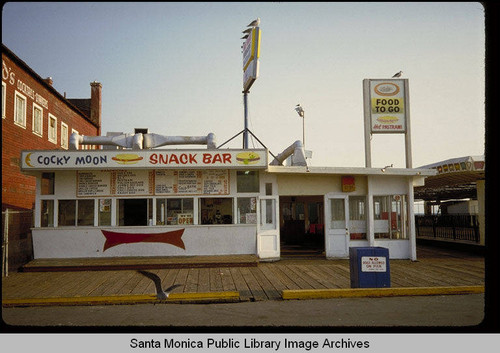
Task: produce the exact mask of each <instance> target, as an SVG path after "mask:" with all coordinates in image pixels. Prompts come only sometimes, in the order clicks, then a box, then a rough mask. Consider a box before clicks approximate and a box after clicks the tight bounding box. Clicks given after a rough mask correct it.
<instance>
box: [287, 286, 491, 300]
mask: <svg viewBox="0 0 500 353" xmlns="http://www.w3.org/2000/svg"><path fill="white" fill-rule="evenodd" d="M478 293H484V286H457V287H402V288H348V289H302V290H284V291H283V292H282V298H283V299H285V300H286V299H328V298H359V297H397V296H412V295H414V296H418V295H453V294H478Z"/></svg>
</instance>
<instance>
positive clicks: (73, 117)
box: [2, 44, 102, 262]
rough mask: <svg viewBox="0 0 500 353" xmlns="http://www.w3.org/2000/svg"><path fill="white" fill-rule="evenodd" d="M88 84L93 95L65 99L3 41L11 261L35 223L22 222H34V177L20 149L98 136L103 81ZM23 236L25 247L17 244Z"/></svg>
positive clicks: (5, 201)
mask: <svg viewBox="0 0 500 353" xmlns="http://www.w3.org/2000/svg"><path fill="white" fill-rule="evenodd" d="M90 86H91V97H90V98H89V99H66V97H65V95H61V94H60V93H59V92H57V91H56V90H55V89H54V87H53V86H52V79H51V78H50V77H49V78H45V79H44V78H42V77H40V76H39V75H38V74H37V73H36V72H35V71H33V69H31V68H30V67H29V66H28V65H27V64H26V63H25V62H24V61H22V60H21V59H20V58H19V57H18V56H16V55H15V54H14V53H13V52H12V51H11V50H9V49H8V48H7V47H6V46H5V45H3V44H2V211H5V210H7V209H9V211H10V215H11V218H10V222H9V223H12V225H11V228H10V229H9V247H10V249H9V258H10V261H9V262H11V260H15V259H16V257H18V256H17V255H18V254H17V253H18V252H24V251H25V250H26V248H27V247H31V241H27V239H28V238H29V232H30V230H29V229H30V227H31V224H29V225H24V226H21V225H20V223H31V222H32V216H31V213H30V212H31V210H32V209H33V207H34V202H35V187H36V179H35V178H34V177H32V176H28V175H25V174H22V173H21V170H20V160H19V158H20V155H21V150H25V149H47V150H50V149H58V150H65V149H68V146H69V138H70V135H71V133H72V132H78V133H79V134H80V135H90V136H99V135H100V133H101V118H102V117H101V106H102V104H101V89H102V85H101V84H100V83H98V82H92V83H90ZM85 147H87V148H88V147H89V146H85ZM24 211H27V212H24ZM20 215H25V216H26V217H24V218H26V219H25V221H20V220H19V219H17V218H16V220H14V219H12V217H21V216H20ZM21 228H22V229H21ZM3 229H4V228H3ZM2 231H3V230H2ZM14 233H18V234H17V235H15V234H14ZM16 236H17V237H18V238H16ZM19 237H21V239H20V238H19ZM23 239H24V240H23ZM21 240H23V241H24V242H25V243H26V244H25V246H24V245H19V242H20V241H21ZM28 244H29V245H28ZM22 248H24V249H22ZM23 256H24V255H23ZM21 257H22V256H21Z"/></svg>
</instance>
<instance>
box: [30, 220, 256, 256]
mask: <svg viewBox="0 0 500 353" xmlns="http://www.w3.org/2000/svg"><path fill="white" fill-rule="evenodd" d="M103 229H105V230H109V231H113V232H122V233H161V232H166V231H172V230H178V229H181V228H178V227H154V228H153V227H113V228H103ZM105 241H106V238H105V237H104V235H103V234H102V232H101V230H100V228H97V227H78V228H74V227H72V228H64V227H59V228H36V229H33V249H34V257H35V259H39V258H79V257H117V256H194V255H233V254H255V253H256V246H257V245H256V244H257V242H256V226H255V225H210V226H206V225H204V226H188V227H185V230H184V234H183V235H182V241H183V242H184V245H185V248H186V250H184V249H181V248H179V247H177V246H174V245H171V244H165V243H131V244H120V245H117V246H114V247H111V248H109V249H107V250H105V251H103V248H104V243H105Z"/></svg>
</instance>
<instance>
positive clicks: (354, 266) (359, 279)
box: [349, 247, 391, 288]
mask: <svg viewBox="0 0 500 353" xmlns="http://www.w3.org/2000/svg"><path fill="white" fill-rule="evenodd" d="M349 269H350V272H351V288H389V287H390V286H391V274H390V267H389V249H386V248H382V247H351V248H349Z"/></svg>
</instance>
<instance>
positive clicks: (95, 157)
mask: <svg viewBox="0 0 500 353" xmlns="http://www.w3.org/2000/svg"><path fill="white" fill-rule="evenodd" d="M85 139H87V140H85ZM99 139H100V140H99ZM90 140H91V141H90ZM97 140H99V141H97ZM80 143H92V144H99V143H101V144H103V145H114V146H113V147H112V148H111V149H110V148H107V149H106V148H104V149H99V150H81V149H78V148H79V144H80ZM193 143H194V144H200V143H201V144H206V145H207V147H206V148H197V149H174V148H164V149H162V148H157V147H162V146H164V145H167V144H193ZM71 145H72V149H71V150H57V151H55V150H50V151H48V150H38V151H37V150H30V151H23V152H22V154H21V164H22V171H23V172H24V173H26V174H28V175H34V176H36V202H35V225H34V229H33V248H34V257H35V258H36V259H37V258H88V257H123V256H165V257H168V256H197V255H236V254H254V255H256V256H258V257H259V258H260V259H261V260H278V259H280V257H281V256H283V255H282V254H283V253H287V252H289V251H293V249H295V251H296V250H297V249H298V250H307V251H313V250H314V251H317V253H318V254H319V256H323V257H326V258H347V257H348V256H349V247H352V246H383V247H385V248H388V249H389V253H390V257H391V258H398V259H413V260H415V259H416V240H415V224H414V214H413V201H414V200H413V187H414V186H415V185H423V181H424V178H425V177H426V176H429V175H434V174H435V171H434V170H430V169H429V170H427V169H406V168H387V169H380V168H361V167H360V168H346V167H344V168H339V167H313V166H308V165H307V163H306V162H305V161H306V160H305V158H304V149H303V147H302V145H301V143H300V142H296V143H295V144H294V145H292V146H290V148H288V149H287V150H285V151H284V152H283V153H282V154H280V155H279V156H277V157H271V156H270V153H269V152H268V151H267V150H266V149H241V150H240V149H218V148H216V147H215V143H214V140H213V134H209V135H208V136H206V137H196V138H190V137H166V136H161V135H156V134H149V133H145V134H141V133H137V134H127V135H121V136H115V137H88V136H79V135H78V134H73V135H72V136H71ZM116 146H118V147H130V148H126V149H117V147H116ZM286 157H290V158H291V160H292V162H291V165H290V166H283V165H282V164H283V161H284V159H285V158H286ZM291 249H292V250H291Z"/></svg>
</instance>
